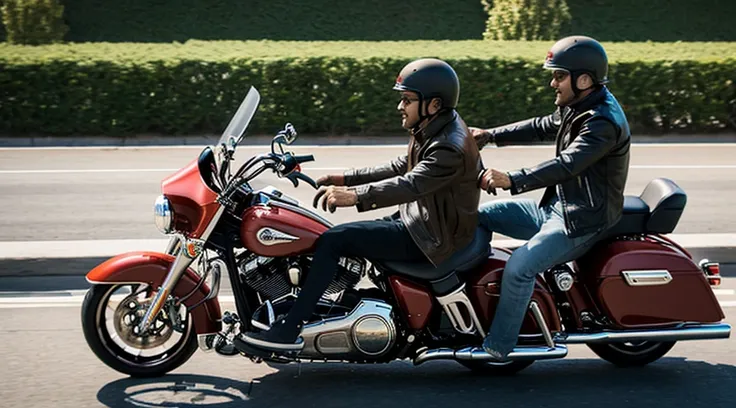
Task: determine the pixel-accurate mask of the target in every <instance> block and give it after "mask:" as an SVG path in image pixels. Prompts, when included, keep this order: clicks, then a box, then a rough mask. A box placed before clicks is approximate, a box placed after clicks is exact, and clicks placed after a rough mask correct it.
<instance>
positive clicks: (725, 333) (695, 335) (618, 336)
mask: <svg viewBox="0 0 736 408" xmlns="http://www.w3.org/2000/svg"><path fill="white" fill-rule="evenodd" d="M730 335H731V325H729V324H726V323H718V324H698V325H685V326H682V327H680V328H677V329H662V330H656V329H655V330H642V331H628V330H627V331H605V332H598V333H583V334H578V333H571V334H558V335H556V336H555V338H554V341H555V343H560V344H584V343H622V342H627V341H682V340H709V339H727V338H728V337H729V336H730Z"/></svg>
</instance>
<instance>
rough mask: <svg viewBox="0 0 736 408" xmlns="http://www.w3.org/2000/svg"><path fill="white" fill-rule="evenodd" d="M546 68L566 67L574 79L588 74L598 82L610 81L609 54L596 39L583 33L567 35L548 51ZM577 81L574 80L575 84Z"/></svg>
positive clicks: (545, 62)
mask: <svg viewBox="0 0 736 408" xmlns="http://www.w3.org/2000/svg"><path fill="white" fill-rule="evenodd" d="M544 68H546V69H564V70H565V71H568V72H570V74H571V75H572V76H573V79H575V78H577V77H578V75H580V74H583V73H585V74H588V75H590V76H591V78H593V81H594V82H595V83H596V84H605V83H606V82H608V56H606V50H604V49H603V46H602V45H601V44H600V43H599V42H598V41H596V40H594V39H592V38H590V37H585V36H582V35H575V36H572V37H565V38H563V39H561V40H560V41H557V42H556V43H555V45H553V46H552V48H551V49H550V50H549V52H548V53H547V59H545V61H544ZM574 83H575V82H574V81H573V84H574Z"/></svg>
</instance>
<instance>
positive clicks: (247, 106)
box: [217, 86, 261, 150]
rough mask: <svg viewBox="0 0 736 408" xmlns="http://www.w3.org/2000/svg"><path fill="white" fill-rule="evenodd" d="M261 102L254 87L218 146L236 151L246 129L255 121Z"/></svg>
mask: <svg viewBox="0 0 736 408" xmlns="http://www.w3.org/2000/svg"><path fill="white" fill-rule="evenodd" d="M260 101H261V94H259V93H258V90H257V89H256V88H254V87H252V86H251V87H250V90H249V91H248V94H247V95H245V99H243V102H242V103H241V104H240V107H239V108H238V111H237V112H235V115H233V117H232V119H230V123H229V124H228V125H227V127H226V128H225V131H224V132H223V133H222V136H221V137H220V141H219V142H217V145H218V146H223V147H225V148H228V149H230V150H235V148H236V147H237V145H238V143H240V141H241V140H242V139H243V135H244V134H245V129H246V128H247V127H248V124H249V123H250V120H251V119H253V115H255V114H256V110H257V109H258V104H259V103H260Z"/></svg>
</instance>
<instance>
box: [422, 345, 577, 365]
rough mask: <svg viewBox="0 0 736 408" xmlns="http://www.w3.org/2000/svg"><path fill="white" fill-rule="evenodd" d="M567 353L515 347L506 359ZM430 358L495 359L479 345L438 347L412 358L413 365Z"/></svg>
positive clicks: (564, 349)
mask: <svg viewBox="0 0 736 408" xmlns="http://www.w3.org/2000/svg"><path fill="white" fill-rule="evenodd" d="M566 355H567V347H565V346H555V347H551V348H550V347H517V348H515V349H514V350H513V351H512V352H511V353H509V355H508V359H509V360H512V361H516V360H550V359H555V358H563V357H565V356H566ZM431 360H458V361H461V360H463V361H468V360H473V361H495V360H494V358H493V356H491V355H490V354H488V353H486V352H485V350H483V349H482V348H480V347H468V348H464V349H460V350H453V349H449V348H440V349H433V350H425V351H423V352H421V353H419V355H417V356H416V357H415V358H414V365H419V364H422V363H426V362H427V361H431Z"/></svg>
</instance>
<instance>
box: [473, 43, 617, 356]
mask: <svg viewBox="0 0 736 408" xmlns="http://www.w3.org/2000/svg"><path fill="white" fill-rule="evenodd" d="M544 68H546V69H548V70H551V71H552V80H551V82H550V86H551V87H552V88H554V89H555V93H556V95H557V96H556V99H555V105H557V110H556V111H555V112H554V113H553V114H551V115H549V116H543V117H537V118H533V119H528V120H525V121H522V122H517V123H513V124H510V125H506V126H502V127H498V128H493V129H478V128H470V129H471V132H472V133H473V136H474V137H475V138H476V140H477V141H478V145H479V148H481V149H482V148H483V146H484V145H485V144H487V143H495V144H496V145H498V146H505V145H513V144H525V143H529V142H536V141H552V140H554V141H555V143H556V157H555V158H554V159H551V160H548V161H545V162H543V163H540V164H539V165H537V166H535V167H531V168H523V169H519V170H516V171H509V172H503V171H499V170H496V169H488V170H485V171H484V173H483V174H482V176H481V179H480V186H481V188H482V189H484V190H486V191H488V192H489V193H493V194H495V193H496V189H497V188H501V189H504V190H510V192H511V194H512V195H517V194H521V193H525V192H527V191H532V190H536V189H539V188H546V190H545V192H544V195H543V197H542V199H541V201H540V203H539V205H537V204H535V203H534V201H533V200H530V199H513V200H512V199H506V200H497V201H492V202H490V203H487V204H485V205H483V206H481V208H480V210H479V215H478V217H479V220H480V224H481V225H482V226H483V227H485V228H487V229H488V230H490V231H493V232H497V233H500V234H503V235H506V236H508V237H511V238H516V239H524V240H527V242H526V244H524V245H522V246H521V247H519V248H518V249H516V250H515V251H514V252H513V254H512V255H511V258H510V259H509V261H508V263H507V264H506V268H505V270H504V274H503V280H502V287H501V298H500V301H499V305H498V308H497V309H496V313H495V317H494V318H493V323H492V325H491V328H490V331H489V333H488V335H487V336H486V338H485V340H484V342H483V348H484V349H485V351H486V352H488V353H489V354H491V355H493V356H494V357H495V358H497V359H498V360H504V359H506V356H507V355H508V353H510V352H511V351H512V350H513V348H514V346H515V345H516V342H517V338H518V335H519V332H520V329H521V325H522V321H523V319H524V315H525V314H526V311H527V307H528V305H529V301H530V299H531V295H532V291H533V289H534V281H535V278H536V276H537V274H539V273H542V272H544V271H545V270H547V269H549V268H551V267H553V266H555V265H558V264H561V263H565V262H569V261H571V260H574V259H576V258H577V257H579V256H581V255H582V254H583V253H585V252H586V251H587V250H588V249H589V248H590V247H591V246H592V245H593V244H594V243H595V242H596V241H597V240H598V239H599V238H600V237H601V235H602V234H601V233H602V232H603V231H605V230H606V229H607V228H610V227H612V226H613V225H614V224H616V222H617V221H618V220H619V219H620V217H621V214H622V211H623V202H624V195H623V194H624V187H625V185H626V177H627V174H628V169H629V147H630V137H631V135H630V132H629V125H628V122H627V120H626V116H625V115H624V111H623V109H622V108H621V105H619V103H618V102H617V101H616V99H615V98H614V96H613V95H612V94H611V92H610V91H609V90H608V89H607V87H606V86H605V83H606V82H607V81H608V58H607V56H606V52H605V50H604V49H603V47H602V46H601V44H599V43H598V42H597V41H596V40H594V39H592V38H589V37H583V36H572V37H567V38H564V39H562V40H560V41H558V42H557V43H556V44H554V46H553V47H552V48H551V50H550V51H549V52H548V53H547V58H546V60H545V62H544Z"/></svg>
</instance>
